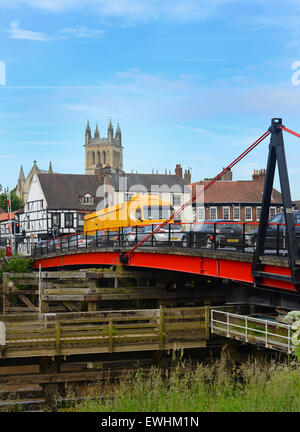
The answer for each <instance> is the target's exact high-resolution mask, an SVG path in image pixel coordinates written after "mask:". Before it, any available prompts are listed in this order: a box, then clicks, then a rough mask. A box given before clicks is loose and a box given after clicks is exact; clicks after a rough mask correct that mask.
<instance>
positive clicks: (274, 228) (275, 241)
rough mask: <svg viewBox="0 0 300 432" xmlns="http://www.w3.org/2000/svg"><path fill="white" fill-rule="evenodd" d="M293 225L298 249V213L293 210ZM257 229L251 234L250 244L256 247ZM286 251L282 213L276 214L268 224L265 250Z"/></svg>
mask: <svg viewBox="0 0 300 432" xmlns="http://www.w3.org/2000/svg"><path fill="white" fill-rule="evenodd" d="M293 216H294V223H295V230H296V239H297V245H298V247H300V211H299V210H294V211H293ZM257 233H258V228H256V229H255V230H254V231H253V232H252V236H251V244H252V246H253V247H256V242H257ZM277 247H278V249H286V248H287V238H286V225H285V218H284V213H283V212H281V213H278V214H277V215H275V216H273V217H272V218H271V219H270V220H269V223H268V226H267V230H266V238H265V249H277Z"/></svg>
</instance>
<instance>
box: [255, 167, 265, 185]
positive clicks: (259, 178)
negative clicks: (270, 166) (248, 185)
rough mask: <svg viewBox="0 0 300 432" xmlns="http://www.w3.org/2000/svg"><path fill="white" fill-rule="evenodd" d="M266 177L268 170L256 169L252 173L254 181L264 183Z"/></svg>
mask: <svg viewBox="0 0 300 432" xmlns="http://www.w3.org/2000/svg"><path fill="white" fill-rule="evenodd" d="M265 178H266V170H265V169H261V170H254V171H253V174H252V181H255V182H260V183H264V181H265Z"/></svg>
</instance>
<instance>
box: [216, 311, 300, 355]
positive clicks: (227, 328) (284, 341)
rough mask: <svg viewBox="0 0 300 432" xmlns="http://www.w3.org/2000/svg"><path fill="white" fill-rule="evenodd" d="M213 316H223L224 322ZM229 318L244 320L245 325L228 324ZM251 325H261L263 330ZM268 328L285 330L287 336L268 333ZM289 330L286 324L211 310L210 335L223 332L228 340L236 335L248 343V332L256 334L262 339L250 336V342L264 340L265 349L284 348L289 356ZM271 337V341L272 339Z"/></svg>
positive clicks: (291, 344) (289, 327)
mask: <svg viewBox="0 0 300 432" xmlns="http://www.w3.org/2000/svg"><path fill="white" fill-rule="evenodd" d="M214 314H220V315H223V316H224V317H225V321H220V320H218V319H216V318H214ZM231 317H232V318H235V319H241V320H244V323H245V324H244V325H242V324H236V323H231V322H230V318H231ZM251 323H252V324H253V323H258V324H262V325H263V326H264V330H262V329H258V328H253V327H250V325H251ZM215 324H221V326H216V325H215ZM222 326H223V327H222ZM270 327H276V329H283V328H284V329H286V330H287V335H281V334H278V333H275V332H274V331H270ZM237 329H241V330H243V331H244V332H238V331H237ZM234 330H236V331H234ZM291 330H292V326H290V325H287V324H282V323H277V322H273V321H270V320H265V319H262V318H255V317H251V316H248V315H240V314H234V313H230V312H226V311H221V310H215V309H211V332H212V333H218V331H219V333H218V334H223V333H224V332H225V333H226V336H227V337H228V338H230V337H235V336H237V335H238V336H239V337H243V335H245V341H246V342H249V340H250V338H249V332H252V333H258V334H261V335H262V336H264V337H263V338H261V337H259V336H256V335H252V339H251V341H250V342H253V338H254V342H255V339H256V342H261V341H262V340H264V343H265V347H266V348H270V347H272V348H274V347H276V345H277V347H281V348H282V347H284V348H286V349H287V352H288V354H291V353H292V351H293V342H292V336H291ZM272 337H273V339H272ZM274 337H275V338H279V339H281V341H280V342H278V341H274Z"/></svg>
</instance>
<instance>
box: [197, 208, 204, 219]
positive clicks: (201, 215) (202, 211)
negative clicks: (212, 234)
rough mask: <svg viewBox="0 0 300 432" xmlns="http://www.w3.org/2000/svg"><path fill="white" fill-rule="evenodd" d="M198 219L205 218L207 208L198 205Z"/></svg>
mask: <svg viewBox="0 0 300 432" xmlns="http://www.w3.org/2000/svg"><path fill="white" fill-rule="evenodd" d="M197 211H198V221H200V220H204V219H205V208H204V207H198V208H197Z"/></svg>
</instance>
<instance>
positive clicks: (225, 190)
mask: <svg viewBox="0 0 300 432" xmlns="http://www.w3.org/2000/svg"><path fill="white" fill-rule="evenodd" d="M265 177H266V170H264V169H261V170H254V172H253V174H252V180H235V181H234V180H232V173H229V174H228V175H227V176H226V177H225V178H224V177H223V178H222V179H221V180H219V181H217V182H216V183H215V184H214V185H212V186H211V187H210V188H209V189H208V190H207V191H206V192H205V193H204V206H203V207H201V206H200V207H198V208H197V211H196V214H195V218H196V221H198V220H203V219H228V220H233V221H240V222H257V221H259V215H260V209H261V202H262V196H263V190H264V183H265ZM207 183H209V180H203V181H199V182H196V183H192V188H193V194H195V192H196V189H197V187H198V186H201V185H202V186H205V185H206V184H207ZM281 207H282V198H281V193H280V192H278V191H277V190H276V189H274V188H273V192H272V198H271V206H270V217H272V216H274V215H275V214H276V213H278V212H280V211H281Z"/></svg>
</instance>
